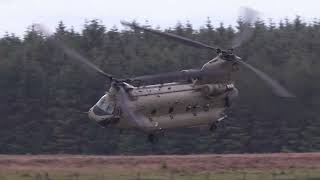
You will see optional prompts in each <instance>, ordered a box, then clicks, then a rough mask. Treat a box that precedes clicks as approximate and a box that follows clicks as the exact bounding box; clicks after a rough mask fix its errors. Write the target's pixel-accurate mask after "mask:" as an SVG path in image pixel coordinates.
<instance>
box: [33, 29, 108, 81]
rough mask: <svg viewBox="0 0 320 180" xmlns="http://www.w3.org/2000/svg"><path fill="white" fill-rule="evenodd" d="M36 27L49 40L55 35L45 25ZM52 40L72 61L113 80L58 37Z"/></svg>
mask: <svg viewBox="0 0 320 180" xmlns="http://www.w3.org/2000/svg"><path fill="white" fill-rule="evenodd" d="M34 27H35V28H36V30H37V31H39V32H41V33H43V35H45V36H46V37H47V38H49V37H50V36H52V35H53V33H52V32H51V31H50V30H49V29H48V28H46V27H45V26H44V25H41V24H35V25H34ZM50 40H52V42H53V44H54V45H55V46H56V47H57V48H60V49H61V50H62V51H63V52H64V53H65V54H66V55H67V56H69V57H70V58H71V59H74V60H77V61H78V62H80V63H81V64H83V65H85V66H86V67H89V68H90V69H91V70H94V71H95V72H97V73H99V74H101V75H103V76H105V77H107V78H109V79H113V77H112V75H110V74H107V73H106V72H104V71H103V70H101V69H100V68H98V67H97V66H96V65H94V64H93V63H92V62H90V61H89V60H88V59H87V58H85V57H83V56H82V55H80V54H79V53H78V52H76V51H75V50H74V49H72V48H70V47H68V46H67V45H65V43H63V42H62V41H61V40H60V39H59V38H58V37H52V38H51V39H50Z"/></svg>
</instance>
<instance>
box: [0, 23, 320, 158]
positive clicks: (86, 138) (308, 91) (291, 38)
mask: <svg viewBox="0 0 320 180" xmlns="http://www.w3.org/2000/svg"><path fill="white" fill-rule="evenodd" d="M319 24H320V22H314V23H313V24H306V23H304V22H303V21H301V18H299V17H297V18H296V19H295V20H294V21H293V22H289V21H288V20H286V21H284V22H281V23H280V24H279V25H276V24H275V23H273V22H270V23H269V25H267V24H265V23H264V22H262V21H259V22H257V23H256V24H255V26H254V27H255V34H254V36H253V39H252V40H251V41H250V42H247V43H246V44H244V46H243V47H241V49H238V50H236V51H237V52H238V54H239V55H240V56H242V57H243V58H244V59H245V60H247V61H248V62H250V63H252V64H253V65H255V66H257V67H259V68H261V69H263V70H264V71H265V72H267V73H268V74H271V75H272V76H274V77H275V78H276V79H277V80H279V81H280V82H281V83H282V84H283V85H285V86H287V87H288V88H289V89H290V90H292V91H293V92H294V93H295V94H296V95H297V97H298V98H297V99H293V100H292V99H291V100H288V99H279V98H277V97H275V96H273V95H272V94H271V93H270V91H269V89H267V87H266V86H265V85H264V84H263V83H261V82H260V81H259V80H258V79H257V78H256V77H255V76H254V75H253V74H252V73H250V72H248V71H247V70H245V69H242V70H241V72H240V73H239V74H238V75H237V86H238V87H239V89H240V97H239V98H238V100H237V102H236V104H235V106H233V107H232V108H231V109H230V112H229V116H230V118H229V119H228V120H227V121H225V122H222V123H221V124H220V125H219V128H218V129H217V131H216V132H215V133H211V132H209V130H207V129H181V130H170V131H168V132H167V133H166V134H165V136H164V137H160V142H159V143H158V144H155V145H150V144H148V143H147V142H146V137H145V135H144V134H143V133H140V132H135V131H127V132H124V134H119V132H118V130H116V129H111V128H110V129H104V128H101V127H99V126H98V125H97V124H95V123H94V122H92V121H90V120H89V119H88V117H87V114H86V113H84V112H86V111H88V109H89V108H90V107H91V106H92V105H93V104H94V103H95V102H96V101H97V100H98V99H99V98H100V96H101V95H103V94H104V92H105V91H106V89H107V85H106V84H105V79H104V78H103V77H100V76H99V75H97V74H95V73H92V72H91V71H90V70H87V69H86V68H85V67H83V66H82V65H79V64H78V63H77V62H74V61H73V60H71V59H69V57H67V56H66V55H65V54H64V53H63V52H62V51H61V50H60V49H57V48H56V47H55V46H54V45H53V44H52V42H51V40H52V39H51V38H59V39H62V40H63V41H64V42H65V43H66V44H68V45H69V46H71V47H73V48H74V49H76V50H77V51H79V52H80V53H81V54H82V55H84V56H85V57H87V58H89V59H90V60H91V61H92V62H93V63H95V64H96V65H98V66H99V67H101V68H102V69H104V70H105V71H106V72H109V73H111V74H115V75H116V76H117V77H132V76H135V75H145V74H154V73H159V72H168V71H174V70H181V69H188V68H199V67H201V65H202V64H204V63H205V62H206V61H208V60H210V59H211V58H213V57H214V55H215V53H214V52H210V51H206V50H199V49H194V48H192V47H187V46H184V45H181V44H178V43H176V42H173V41H169V40H167V39H163V38H159V37H157V36H154V35H150V34H148V33H141V32H138V31H131V30H123V31H119V30H118V29H117V28H116V27H113V28H111V29H107V28H106V27H104V26H103V25H102V24H100V22H99V21H98V20H92V21H89V22H86V24H85V26H84V29H83V31H82V32H81V33H77V32H75V31H74V30H72V29H71V30H68V28H66V26H65V25H64V24H63V23H62V22H60V23H59V25H58V27H57V29H56V33H55V34H54V36H53V37H51V38H44V37H43V36H42V35H41V34H38V33H37V32H36V31H35V30H34V29H33V28H32V27H31V28H30V29H28V30H27V31H26V34H25V36H24V38H23V39H20V38H17V37H15V36H14V35H9V34H7V35H5V36H4V37H2V38H1V39H0V74H1V76H0V99H1V101H0V117H1V119H0V154H2V153H8V154H24V153H31V154H40V153H75V154H79V153H80V154H190V153H252V152H258V153H264V152H280V151H284V152H290V151H295V152H301V151H319V150H320V133H319V132H320V131H319V129H320V121H319V120H320V119H319V116H320V111H319V109H320V93H319V92H320V83H319V82H318V81H319V79H320V61H319V57H320V25H319ZM239 26H241V22H239ZM165 31H168V32H173V33H177V34H180V35H183V36H187V37H190V38H193V39H197V40H200V41H202V42H205V43H208V44H211V45H218V46H220V47H223V48H228V47H229V46H230V42H231V40H232V38H233V37H234V35H235V33H236V30H235V29H234V28H232V27H228V28H226V27H224V26H223V24H221V25H220V26H218V27H213V25H212V24H211V21H210V19H208V20H207V22H206V24H205V25H204V26H203V27H202V28H200V29H199V30H195V29H193V27H192V25H191V24H190V23H187V24H181V23H178V24H177V25H176V27H174V28H172V29H168V30H165Z"/></svg>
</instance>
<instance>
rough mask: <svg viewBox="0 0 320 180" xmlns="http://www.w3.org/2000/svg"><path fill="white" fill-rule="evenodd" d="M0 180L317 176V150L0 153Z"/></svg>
mask: <svg viewBox="0 0 320 180" xmlns="http://www.w3.org/2000/svg"><path fill="white" fill-rule="evenodd" d="M0 180H320V153H283V154H282V153H277V154H230V155H187V156H182V155H170V156H150V155H149V156H82V155H39V156H30V155H26V156H9V155H0Z"/></svg>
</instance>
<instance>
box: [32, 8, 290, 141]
mask: <svg viewBox="0 0 320 180" xmlns="http://www.w3.org/2000/svg"><path fill="white" fill-rule="evenodd" d="M256 15H257V13H256V12H255V11H254V10H251V9H248V8H246V9H245V13H244V16H243V22H244V26H243V27H242V29H240V31H239V32H238V33H237V34H236V37H235V38H234V41H233V42H232V44H233V46H232V49H229V50H222V49H220V48H217V47H213V46H210V45H207V44H204V43H201V42H198V41H195V40H191V39H188V38H186V37H181V36H179V35H176V34H172V33H167V32H161V31H158V30H153V29H150V28H146V27H142V26H139V25H137V24H135V23H128V22H122V24H123V25H125V26H128V27H130V28H133V29H136V30H141V31H144V32H146V33H151V34H156V35H158V36H161V37H165V38H168V39H172V40H175V41H177V42H180V43H183V44H185V45H189V46H193V47H196V48H204V49H209V50H213V51H215V52H216V53H217V56H216V57H215V58H213V59H212V60H210V61H209V62H207V63H205V64H204V65H203V66H202V67H201V68H200V69H189V70H182V71H177V72H171V73H164V74H157V75H147V76H140V77H134V78H127V79H118V78H115V77H114V76H112V75H110V74H108V73H105V72H104V71H103V70H101V69H100V68H98V67H97V66H95V65H94V64H92V63H91V62H90V61H88V60H87V59H86V58H84V57H83V56H81V55H80V54H79V53H77V52H75V51H74V50H73V49H71V48H69V47H67V46H66V45H64V43H62V41H60V40H58V39H57V40H54V42H55V43H54V44H55V45H56V46H58V47H60V48H61V49H62V50H63V51H64V53H66V54H67V55H68V56H70V57H71V58H73V59H75V60H78V61H79V62H81V63H83V64H85V65H86V66H88V67H90V68H91V69H93V70H95V71H96V72H97V73H99V74H101V75H103V76H105V77H106V78H108V79H109V80H110V81H109V82H110V85H111V87H110V89H109V91H108V92H106V93H105V95H104V96H102V97H101V99H100V100H99V101H98V102H97V103H96V104H95V105H94V106H93V107H92V108H91V109H90V110H89V112H88V115H89V118H90V119H92V120H94V121H96V122H97V123H98V124H99V125H101V126H103V127H115V128H119V129H130V128H133V129H138V130H141V131H143V132H145V133H147V134H148V140H149V141H150V142H155V141H156V140H157V137H156V136H155V133H156V132H157V131H160V130H165V129H173V128H183V127H197V126H208V128H209V129H210V130H214V129H215V128H216V127H217V123H218V122H219V121H221V120H223V119H225V118H226V114H225V110H226V109H227V108H228V107H230V105H231V104H232V102H233V100H234V99H235V98H236V97H237V96H238V90H237V88H236V87H235V85H234V74H235V72H236V71H237V70H238V66H239V65H242V66H243V67H246V68H248V69H249V70H251V71H252V72H254V73H255V74H256V75H257V76H258V77H259V78H260V79H261V80H262V81H263V82H265V83H266V84H267V85H268V86H269V87H270V88H271V90H272V91H273V93H274V94H275V95H277V96H280V97H285V98H291V97H294V95H293V94H291V93H290V92H288V91H287V90H286V89H285V88H284V87H282V86H281V85H280V84H279V83H278V82H276V81H275V80H273V79H272V78H271V77H269V76H268V75H267V74H265V73H263V72H262V71H260V70H258V69H257V68H255V67H253V66H251V65H250V64H248V63H246V62H244V61H242V59H241V58H240V57H238V56H237V55H235V54H234V53H233V49H235V48H238V47H239V46H240V45H241V44H243V43H244V42H246V41H248V40H249V39H250V36H251V35H252V28H251V27H250V24H251V23H252V22H253V20H254V19H256V17H255V16H256ZM38 27H39V30H40V31H41V32H42V33H44V34H47V35H48V32H47V31H46V30H45V29H44V28H43V27H41V26H38Z"/></svg>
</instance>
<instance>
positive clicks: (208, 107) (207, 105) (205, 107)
mask: <svg viewBox="0 0 320 180" xmlns="http://www.w3.org/2000/svg"><path fill="white" fill-rule="evenodd" d="M209 109H210V104H206V105H204V106H203V110H204V111H205V112H207V111H209Z"/></svg>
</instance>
